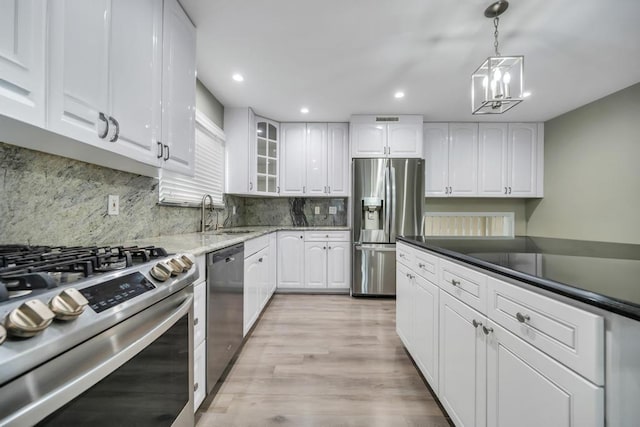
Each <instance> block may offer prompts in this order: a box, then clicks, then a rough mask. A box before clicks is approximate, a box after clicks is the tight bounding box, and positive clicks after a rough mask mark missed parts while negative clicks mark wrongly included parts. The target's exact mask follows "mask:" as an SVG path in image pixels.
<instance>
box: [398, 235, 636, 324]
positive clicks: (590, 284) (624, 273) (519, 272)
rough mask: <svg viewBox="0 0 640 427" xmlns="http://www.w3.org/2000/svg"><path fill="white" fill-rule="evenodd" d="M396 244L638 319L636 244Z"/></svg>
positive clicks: (417, 239)
mask: <svg viewBox="0 0 640 427" xmlns="http://www.w3.org/2000/svg"><path fill="white" fill-rule="evenodd" d="M398 240H401V241H405V242H407V243H411V244H413V245H416V246H418V247H421V248H425V249H428V250H431V251H433V252H436V253H439V254H442V255H445V256H448V257H451V258H453V259H456V260H459V261H463V262H465V263H468V264H471V265H474V266H476V267H479V268H481V269H484V270H487V271H491V272H494V273H498V274H501V275H503V276H506V277H510V278H512V279H516V280H520V281H523V282H525V283H528V284H530V285H532V286H536V287H539V288H542V289H546V290H548V291H551V292H554V293H557V294H561V295H564V296H567V297H570V298H572V299H575V300H578V301H582V302H584V303H587V304H590V305H593V306H596V307H600V308H603V309H605V310H607V311H611V312H614V313H617V314H621V315H623V316H625V317H629V318H632V319H635V320H640V245H632V244H623V243H606V242H590V241H582V240H569V239H552V238H542V237H515V238H511V239H504V238H500V239H498V238H485V239H482V238H469V237H466V238H463V237H460V238H429V237H424V236H404V237H398Z"/></svg>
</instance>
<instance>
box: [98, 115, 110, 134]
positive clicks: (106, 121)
mask: <svg viewBox="0 0 640 427" xmlns="http://www.w3.org/2000/svg"><path fill="white" fill-rule="evenodd" d="M98 120H102V121H103V122H104V124H105V125H106V126H105V128H104V132H103V133H99V134H98V138H100V139H105V138H106V137H107V134H108V133H109V121H108V120H107V116H105V115H104V113H100V114H98Z"/></svg>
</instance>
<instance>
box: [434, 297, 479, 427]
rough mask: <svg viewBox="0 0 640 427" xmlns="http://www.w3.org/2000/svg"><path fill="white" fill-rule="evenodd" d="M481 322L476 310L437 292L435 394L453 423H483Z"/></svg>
mask: <svg viewBox="0 0 640 427" xmlns="http://www.w3.org/2000/svg"><path fill="white" fill-rule="evenodd" d="M485 323H486V319H485V317H484V316H482V315H481V314H480V313H478V312H477V311H475V310H474V309H472V308H471V307H469V306H467V305H466V304H464V303H462V302H460V301H458V300H457V299H455V298H453V297H452V296H451V295H449V294H447V293H446V292H440V346H439V347H440V369H439V374H440V378H439V384H438V386H439V387H438V397H439V398H440V402H441V403H442V406H444V407H445V409H446V410H447V412H448V414H449V416H450V417H451V419H452V420H453V422H454V423H455V425H456V426H476V427H481V426H484V425H486V398H487V395H486V392H485V388H486V381H487V380H486V357H487V356H486V355H487V352H486V348H487V346H486V336H485V335H484V333H483V331H482V325H484V324H485ZM475 325H478V326H475Z"/></svg>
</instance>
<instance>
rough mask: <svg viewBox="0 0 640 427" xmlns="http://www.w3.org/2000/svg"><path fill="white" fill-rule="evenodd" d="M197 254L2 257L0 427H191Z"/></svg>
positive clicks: (71, 251)
mask: <svg viewBox="0 0 640 427" xmlns="http://www.w3.org/2000/svg"><path fill="white" fill-rule="evenodd" d="M198 274H199V272H198V269H197V266H196V265H195V259H194V258H193V257H192V256H191V255H189V254H178V255H172V256H170V255H168V254H167V253H166V251H165V250H164V249H162V248H157V247H30V246H19V245H11V246H4V247H2V246H0V319H1V324H2V326H0V342H2V343H1V344H0V426H5V425H16V426H24V425H65V426H68V425H91V426H92V427H95V426H102V425H104V426H114V425H153V426H161V425H167V426H171V425H174V426H182V425H185V426H192V425H193V422H194V416H193V412H194V411H193V352H192V348H193V332H192V324H193V286H192V284H193V282H194V281H195V280H196V279H197V278H198Z"/></svg>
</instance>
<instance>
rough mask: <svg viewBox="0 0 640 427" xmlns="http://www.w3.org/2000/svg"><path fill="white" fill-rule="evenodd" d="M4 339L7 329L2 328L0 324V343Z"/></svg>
mask: <svg viewBox="0 0 640 427" xmlns="http://www.w3.org/2000/svg"><path fill="white" fill-rule="evenodd" d="M6 339H7V330H6V329H5V328H4V326H2V325H0V344H2V343H3V342H4V340H6Z"/></svg>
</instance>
